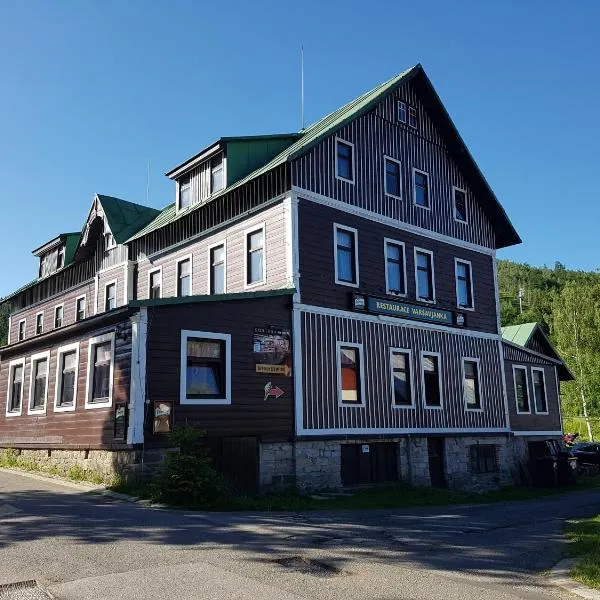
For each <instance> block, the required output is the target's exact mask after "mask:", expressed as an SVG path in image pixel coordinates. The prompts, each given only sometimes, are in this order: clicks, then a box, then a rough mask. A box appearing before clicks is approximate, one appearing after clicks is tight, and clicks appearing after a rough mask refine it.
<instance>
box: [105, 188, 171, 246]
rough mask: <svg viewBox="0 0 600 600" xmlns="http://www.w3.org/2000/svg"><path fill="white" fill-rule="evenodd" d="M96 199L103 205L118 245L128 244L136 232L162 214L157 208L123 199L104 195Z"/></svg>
mask: <svg viewBox="0 0 600 600" xmlns="http://www.w3.org/2000/svg"><path fill="white" fill-rule="evenodd" d="M96 197H97V198H98V201H99V202H100V204H101V205H102V210H103V211H104V214H105V215H106V220H107V222H108V226H109V227H110V231H111V233H112V234H113V237H114V238H115V241H116V242H117V244H122V243H123V242H126V241H127V240H128V239H129V237H131V236H132V235H133V234H134V233H136V231H138V230H139V229H141V228H142V227H144V226H145V225H147V224H148V223H149V222H150V221H152V220H153V219H154V218H155V217H156V216H157V215H159V214H160V210H157V209H156V208H150V207H149V206H142V205H141V204H135V203H134V202H128V201H127V200H122V199H121V198H114V197H113V196H104V195H103V194H96Z"/></svg>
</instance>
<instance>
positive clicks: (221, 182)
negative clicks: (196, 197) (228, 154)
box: [210, 154, 225, 194]
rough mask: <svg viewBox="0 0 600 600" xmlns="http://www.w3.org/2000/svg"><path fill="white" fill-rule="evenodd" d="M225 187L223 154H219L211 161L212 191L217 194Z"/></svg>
mask: <svg viewBox="0 0 600 600" xmlns="http://www.w3.org/2000/svg"><path fill="white" fill-rule="evenodd" d="M224 187H225V177H224V169H223V155H222V154H219V155H218V156H215V158H213V159H212V160H211V161H210V193H211V194H215V193H216V192H218V191H220V190H222V189H223V188H224Z"/></svg>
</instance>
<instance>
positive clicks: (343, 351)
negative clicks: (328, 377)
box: [338, 343, 363, 405]
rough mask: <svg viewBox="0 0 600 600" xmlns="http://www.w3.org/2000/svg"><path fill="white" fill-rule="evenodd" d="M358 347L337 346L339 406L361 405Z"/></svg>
mask: <svg viewBox="0 0 600 600" xmlns="http://www.w3.org/2000/svg"><path fill="white" fill-rule="evenodd" d="M361 371H362V364H361V355H360V346H358V345H355V344H343V343H342V344H338V393H339V401H340V403H341V404H348V405H358V404H362V403H363V389H362V372H361Z"/></svg>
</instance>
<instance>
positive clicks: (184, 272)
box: [177, 256, 192, 296]
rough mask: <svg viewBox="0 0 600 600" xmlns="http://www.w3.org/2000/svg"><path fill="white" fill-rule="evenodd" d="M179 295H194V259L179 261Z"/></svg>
mask: <svg viewBox="0 0 600 600" xmlns="http://www.w3.org/2000/svg"><path fill="white" fill-rule="evenodd" d="M177 295H178V296H191V295H192V257H191V256H189V257H187V258H182V259H181V260H179V261H177Z"/></svg>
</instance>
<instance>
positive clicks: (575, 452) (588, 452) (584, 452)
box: [570, 442, 600, 465]
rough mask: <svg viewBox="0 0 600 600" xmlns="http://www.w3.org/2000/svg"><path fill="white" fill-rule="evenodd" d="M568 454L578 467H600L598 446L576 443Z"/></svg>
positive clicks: (588, 443) (599, 445)
mask: <svg viewBox="0 0 600 600" xmlns="http://www.w3.org/2000/svg"><path fill="white" fill-rule="evenodd" d="M570 454H571V456H574V457H575V458H576V459H577V463H578V464H580V465H600V444H594V443H591V442H577V443H576V444H573V446H572V447H571V448H570Z"/></svg>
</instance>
